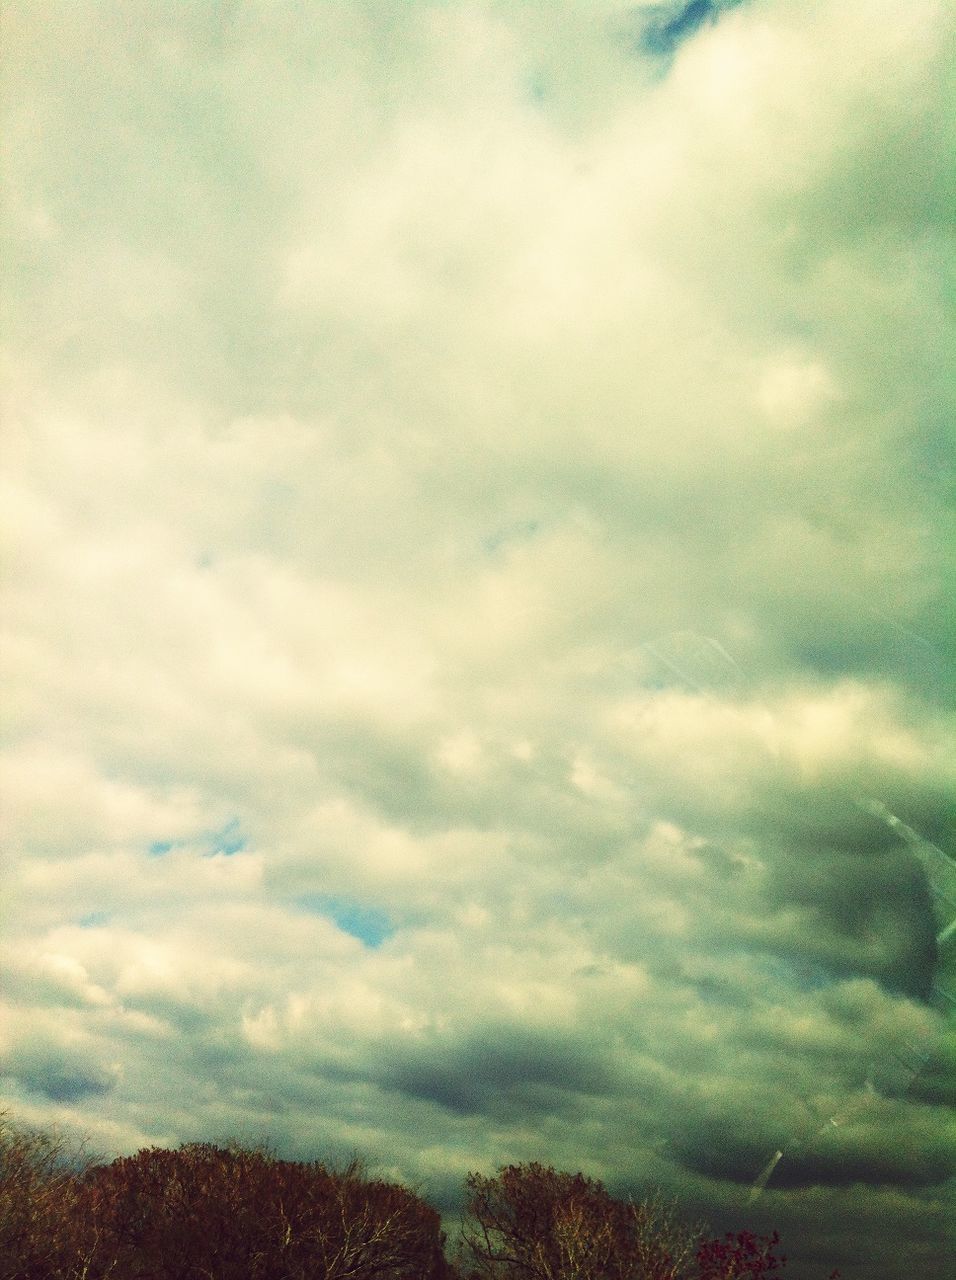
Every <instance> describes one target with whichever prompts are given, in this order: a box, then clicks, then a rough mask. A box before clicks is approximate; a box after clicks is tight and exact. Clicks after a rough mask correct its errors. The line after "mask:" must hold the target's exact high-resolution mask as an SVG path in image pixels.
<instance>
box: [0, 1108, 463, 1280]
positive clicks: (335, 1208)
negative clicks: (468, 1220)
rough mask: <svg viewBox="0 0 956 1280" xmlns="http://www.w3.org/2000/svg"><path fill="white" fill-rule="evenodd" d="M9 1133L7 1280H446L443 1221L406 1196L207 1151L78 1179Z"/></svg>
mask: <svg viewBox="0 0 956 1280" xmlns="http://www.w3.org/2000/svg"><path fill="white" fill-rule="evenodd" d="M63 1157H64V1147H63V1144H62V1143H61V1142H59V1141H58V1140H57V1139H55V1138H50V1137H48V1136H45V1135H42V1134H30V1133H25V1132H23V1131H20V1130H18V1129H15V1128H14V1127H13V1126H11V1125H9V1124H0V1280H107V1277H113V1278H114V1280H444V1278H445V1277H446V1276H448V1275H449V1274H450V1269H449V1268H448V1265H447V1263H446V1261H445V1258H444V1254H443V1251H442V1245H443V1243H444V1239H443V1236H442V1234H441V1230H440V1221H439V1216H438V1214H437V1213H436V1211H435V1210H434V1209H432V1208H431V1207H430V1206H429V1205H427V1204H426V1203H425V1202H424V1201H423V1200H421V1199H420V1198H419V1197H418V1196H416V1195H414V1194H413V1193H412V1192H411V1191H408V1190H407V1189H406V1188H404V1187H401V1186H397V1185H394V1184H391V1183H387V1182H379V1181H375V1180H370V1179H368V1178H366V1177H365V1176H364V1175H363V1173H362V1170H361V1168H360V1167H359V1166H358V1165H357V1164H353V1165H351V1166H349V1167H348V1168H347V1169H344V1170H340V1171H334V1170H330V1169H327V1168H326V1167H325V1166H324V1165H321V1164H316V1163H312V1164H298V1163H292V1162H291V1161H286V1160H278V1159H276V1158H274V1157H273V1156H271V1155H269V1154H268V1153H266V1152H262V1151H248V1150H243V1149H241V1148H238V1147H228V1148H227V1147H216V1146H212V1145H208V1144H195V1145H192V1146H185V1147H182V1148H181V1149H180V1150H178V1151H163V1150H158V1149H153V1150H149V1151H140V1152H139V1153H138V1154H137V1155H135V1156H129V1157H125V1158H122V1159H119V1160H114V1161H113V1163H112V1164H108V1165H100V1166H97V1167H94V1168H90V1169H86V1170H83V1171H78V1170H76V1169H71V1168H69V1167H67V1166H66V1165H64V1163H63Z"/></svg>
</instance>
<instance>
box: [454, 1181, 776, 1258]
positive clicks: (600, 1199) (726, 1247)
mask: <svg viewBox="0 0 956 1280" xmlns="http://www.w3.org/2000/svg"><path fill="white" fill-rule="evenodd" d="M468 1189H469V1191H470V1193H471V1199H470V1202H469V1205H468V1211H469V1221H468V1224H467V1225H466V1227H465V1229H464V1232H463V1240H464V1253H465V1257H466V1261H467V1263H468V1265H470V1267H471V1272H470V1277H471V1280H718V1278H719V1280H751V1277H753V1278H755V1277H757V1276H763V1275H765V1274H767V1273H768V1272H769V1271H773V1270H776V1269H777V1268H778V1267H779V1266H781V1265H782V1259H779V1258H777V1257H776V1255H775V1254H774V1253H773V1247H774V1246H775V1244H776V1238H775V1237H774V1238H771V1239H770V1240H761V1239H759V1238H758V1237H756V1236H754V1235H752V1234H751V1233H749V1232H742V1233H740V1234H739V1235H737V1236H734V1237H727V1238H723V1239H716V1240H708V1239H707V1238H706V1236H705V1235H704V1233H703V1231H702V1229H701V1228H700V1227H690V1226H687V1225H685V1224H683V1223H682V1222H681V1221H680V1220H679V1218H678V1217H677V1215H676V1213H675V1212H674V1210H673V1208H672V1207H671V1206H669V1205H667V1204H664V1203H663V1202H662V1201H660V1200H649V1201H644V1203H642V1204H634V1203H632V1202H630V1201H624V1200H618V1199H615V1198H614V1197H613V1196H612V1195H610V1193H609V1192H608V1191H607V1190H606V1189H605V1187H604V1186H603V1185H602V1184H601V1183H600V1182H598V1181H596V1180H595V1179H593V1178H587V1177H585V1176H584V1175H583V1174H580V1173H575V1174H570V1173H559V1172H557V1171H556V1170H554V1169H551V1168H546V1167H544V1166H542V1165H540V1164H527V1165H510V1166H508V1167H507V1168H504V1169H501V1170H500V1171H499V1173H498V1175H497V1177H494V1178H485V1177H482V1176H481V1175H480V1174H471V1175H470V1176H469V1178H468Z"/></svg>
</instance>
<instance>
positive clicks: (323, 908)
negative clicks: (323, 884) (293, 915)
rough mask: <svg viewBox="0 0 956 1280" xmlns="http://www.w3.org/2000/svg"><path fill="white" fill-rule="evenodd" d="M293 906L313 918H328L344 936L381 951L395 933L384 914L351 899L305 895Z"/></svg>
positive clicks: (315, 894) (313, 894)
mask: <svg viewBox="0 0 956 1280" xmlns="http://www.w3.org/2000/svg"><path fill="white" fill-rule="evenodd" d="M295 905H296V906H297V907H300V908H301V909H302V910H303V911H310V912H312V913H313V914H314V915H320V916H327V917H328V918H329V919H330V920H333V921H334V922H335V923H336V924H337V925H338V927H339V928H340V929H341V930H342V932H343V933H348V934H351V936H352V937H353V938H358V940H359V941H360V942H364V944H365V945H366V946H367V947H380V946H381V945H382V943H383V942H384V941H385V940H386V938H390V937H391V936H392V934H393V933H394V932H395V925H394V924H393V923H392V921H391V920H390V919H389V917H388V915H387V914H386V913H385V912H384V911H380V910H379V909H378V908H377V907H369V906H365V905H364V904H363V903H361V902H356V901H355V899H354V898H339V897H335V896H334V895H330V894H325V893H306V894H303V895H302V896H301V897H299V898H296V899H295Z"/></svg>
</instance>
